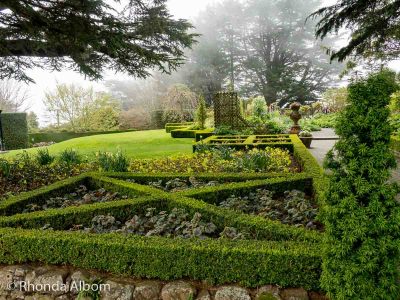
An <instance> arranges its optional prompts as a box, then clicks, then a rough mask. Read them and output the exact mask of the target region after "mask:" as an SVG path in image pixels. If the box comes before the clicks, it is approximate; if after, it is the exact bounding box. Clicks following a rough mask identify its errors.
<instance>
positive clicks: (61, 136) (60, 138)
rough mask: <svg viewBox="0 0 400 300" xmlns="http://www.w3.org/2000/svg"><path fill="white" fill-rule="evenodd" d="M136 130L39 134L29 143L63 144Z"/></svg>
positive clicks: (35, 134)
mask: <svg viewBox="0 0 400 300" xmlns="http://www.w3.org/2000/svg"><path fill="white" fill-rule="evenodd" d="M134 131H136V130H134V129H131V130H117V131H99V132H38V133H30V134H29V142H30V143H31V144H36V143H42V142H45V143H48V142H55V143H61V142H64V141H68V140H71V139H76V138H80V137H85V136H94V135H103V134H114V133H125V132H134Z"/></svg>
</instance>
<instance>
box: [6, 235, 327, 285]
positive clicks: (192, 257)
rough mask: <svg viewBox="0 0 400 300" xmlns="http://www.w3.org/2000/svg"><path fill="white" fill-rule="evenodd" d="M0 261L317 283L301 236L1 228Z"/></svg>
mask: <svg viewBox="0 0 400 300" xmlns="http://www.w3.org/2000/svg"><path fill="white" fill-rule="evenodd" d="M0 239H1V241H2V247H1V248H0V263H2V264H15V263H28V262H41V263H47V264H68V265H72V266H75V267H79V268H86V269H99V270H104V271H109V272H112V273H114V274H121V275H130V276H135V277H142V278H157V279H160V280H175V279H182V278H191V279H193V280H205V281H207V282H208V283H210V284H224V283H228V282H235V283H241V284H243V285H244V286H248V287H256V286H261V285H264V284H277V285H280V286H282V287H290V286H296V287H299V286H302V287H304V288H306V289H310V290H311V289H314V290H315V289H318V287H319V277H320V268H321V258H320V253H319V249H318V246H317V245H314V244H308V243H301V242H289V241H288V242H271V241H263V242H261V241H227V240H182V239H181V240H172V239H166V238H159V237H140V236H132V235H129V236H124V235H119V234H102V235H92V234H85V233H65V232H52V231H40V230H22V229H15V228H2V229H0Z"/></svg>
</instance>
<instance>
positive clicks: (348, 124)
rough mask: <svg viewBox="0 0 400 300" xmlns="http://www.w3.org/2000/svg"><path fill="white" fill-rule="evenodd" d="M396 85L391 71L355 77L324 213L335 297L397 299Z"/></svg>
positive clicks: (326, 258) (326, 264)
mask: <svg viewBox="0 0 400 300" xmlns="http://www.w3.org/2000/svg"><path fill="white" fill-rule="evenodd" d="M397 88H398V87H397V85H396V83H395V74H394V73H392V72H389V71H386V70H384V71H382V72H380V73H377V74H372V75H370V76H369V77H368V78H367V79H362V80H357V81H355V82H353V83H352V84H351V85H350V86H349V88H348V90H349V97H348V101H349V105H348V106H346V109H345V110H344V111H343V113H342V114H341V115H340V116H339V117H338V121H337V126H336V132H337V133H338V135H339V136H340V140H339V141H338V142H337V143H336V146H335V148H334V150H333V151H331V152H330V153H329V155H328V159H327V162H326V166H327V168H329V169H330V170H331V172H332V175H331V178H330V184H329V188H328V190H327V193H326V197H325V198H326V205H325V207H324V210H323V214H322V217H323V221H324V225H325V230H326V239H325V243H324V247H323V249H324V250H323V274H322V281H321V282H322V288H324V289H325V290H326V291H327V292H328V296H329V297H330V298H332V299H399V292H400V290H399V288H400V286H399V282H398V280H399V275H400V274H399V263H400V260H399V242H400V224H399V220H400V207H399V204H398V203H397V202H396V201H395V196H396V193H397V192H398V188H397V187H396V186H395V185H391V184H389V183H387V181H388V178H389V176H390V175H389V174H390V169H391V168H393V167H395V165H396V163H395V159H394V156H393V154H392V152H391V151H390V149H389V144H390V135H391V127H390V125H389V123H388V117H389V109H388V104H389V100H390V95H391V94H392V93H393V92H394V91H396V89H397Z"/></svg>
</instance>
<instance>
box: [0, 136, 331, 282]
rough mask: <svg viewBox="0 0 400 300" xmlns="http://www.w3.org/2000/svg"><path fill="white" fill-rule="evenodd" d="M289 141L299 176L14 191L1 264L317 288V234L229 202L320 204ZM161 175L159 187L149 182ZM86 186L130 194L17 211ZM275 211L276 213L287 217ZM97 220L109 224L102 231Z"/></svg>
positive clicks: (315, 174)
mask: <svg viewBox="0 0 400 300" xmlns="http://www.w3.org/2000/svg"><path fill="white" fill-rule="evenodd" d="M291 140H292V146H293V152H291V155H292V156H293V157H294V158H296V161H298V164H299V165H300V166H301V170H300V171H301V172H299V173H293V172H289V173H285V172H281V173H279V172H275V173H274V172H270V173H252V174H251V173H250V174H240V173H236V174H235V173H230V174H216V173H208V174H196V180H199V181H201V182H203V183H205V185H209V184H210V182H213V181H215V185H214V184H213V185H209V186H204V185H199V186H192V187H191V188H189V189H186V188H185V189H182V190H179V189H178V190H175V191H174V192H167V191H166V190H168V189H166V183H167V182H169V181H171V180H172V181H173V180H175V179H176V178H179V179H180V180H182V181H184V182H186V183H187V182H188V181H189V182H190V177H191V175H190V174H166V173H164V174H163V173H156V174H152V175H151V174H149V172H147V173H137V174H135V173H91V174H86V175H82V176H79V177H76V178H71V179H67V180H64V181H62V182H58V183H55V184H53V185H51V186H49V187H46V188H42V189H39V190H37V191H32V192H28V193H23V194H21V195H19V196H16V197H11V198H9V199H7V200H5V201H3V202H2V203H1V204H0V214H1V215H2V217H0V238H1V240H2V250H1V251H0V263H5V264H12V263H16V262H18V263H23V262H43V263H49V264H67V265H72V266H75V267H82V268H90V269H98V270H102V271H109V272H113V273H114V274H116V275H119V274H125V275H130V276H135V277H146V278H152V279H159V280H172V279H183V278H189V279H191V280H205V281H207V282H209V283H214V284H225V283H242V284H243V285H244V286H247V287H256V286H261V285H267V284H276V285H279V286H282V287H293V286H296V287H299V286H302V287H305V288H310V289H318V288H319V277H320V267H321V258H320V251H319V243H320V241H321V238H322V235H321V233H320V232H318V231H316V230H308V229H306V228H305V227H307V224H308V223H307V224H305V223H306V222H305V221H304V222H303V221H302V222H301V226H300V225H298V226H297V224H296V223H295V222H286V221H285V218H280V217H279V218H275V220H273V218H272V217H271V216H268V218H266V217H265V216H263V215H260V212H262V213H263V212H265V211H263V210H260V211H256V210H255V209H254V202H252V201H249V203H248V207H247V208H245V209H243V210H238V209H236V207H231V206H230V207H227V206H229V205H226V204H227V203H228V202H229V201H228V200H229V197H231V195H235V197H236V200H235V201H237V200H238V197H249V195H250V193H257V191H259V190H263V192H262V193H265V194H268V192H266V191H265V190H268V191H271V193H273V195H274V196H273V197H272V199H271V201H272V202H273V203H275V204H274V205H277V204H279V200H282V201H284V198H285V191H289V192H290V191H292V190H298V191H299V192H296V193H300V195H301V197H300V198H302V197H303V196H304V197H303V198H304V201H306V200H307V201H308V200H309V201H314V200H315V202H312V203H313V204H314V203H315V204H318V201H319V189H320V188H319V187H320V186H322V185H323V184H324V181H323V178H322V176H321V175H322V171H321V169H320V167H319V166H318V164H317V163H316V162H315V159H314V158H313V157H312V156H311V154H310V153H309V152H308V151H307V149H306V148H305V147H304V146H303V145H302V143H301V141H300V140H298V138H297V140H296V138H291ZM127 180H130V181H131V182H128V181H127ZM160 180H161V185H160V186H158V187H155V186H154V184H153V185H148V184H149V183H150V182H159V181H160ZM82 184H83V185H85V186H86V187H88V188H90V189H94V190H98V189H101V188H103V189H105V190H106V191H109V192H113V193H115V192H118V194H119V195H126V196H127V197H128V199H121V200H120V199H115V201H108V202H96V203H92V204H87V205H86V204H83V205H80V206H69V207H65V208H59V209H48V210H42V211H35V212H30V213H22V212H23V210H24V209H25V208H26V206H27V205H28V204H40V203H42V204H43V203H45V201H46V199H49V198H51V197H57V196H60V195H61V196H62V195H65V194H68V193H71V192H73V191H74V190H75V189H76V188H79V186H81V185H82ZM160 187H161V188H160ZM189 187H190V186H189ZM302 193H304V194H302ZM231 200H232V199H231ZM239 200H240V201H242V200H243V199H239ZM235 201H231V202H235ZM240 201H239V202H240ZM223 202H225V204H223V205H222V203H223ZM267 202H268V201H267ZM300 202H301V201H300ZM228 204H229V203H228ZM308 208H309V207H308ZM314 208H315V207H314V206H312V209H314ZM268 209H269V208H268ZM274 209H275V211H279V212H280V213H281V217H282V216H285V217H287V216H288V215H289V214H287V213H286V215H285V213H283V212H284V210H282V209H280V210H278V209H277V208H274ZM289 209H290V208H289ZM177 212H180V213H179V214H181V213H182V214H184V215H185V216H186V217H185V218H183V224H185V225H184V226H181V227H179V226H180V225H179V224H182V222H181V223H179V224H177V223H175V222H174V218H175V217H171V214H175V216H176V215H177V214H178V213H177ZM179 214H178V215H179ZM146 215H147V217H146ZM200 216H201V217H200ZM152 218H154V219H152ZM159 220H163V221H162V222H161V221H160V222H161V223H159V222H158V221H159ZM165 220H169V221H168V222H165ZM281 221H283V222H286V223H287V224H284V223H283V222H281ZM171 223H172V225H171ZM101 224H103V225H104V224H105V226H106V227H107V226H111V228H112V227H113V226H114V227H115V228H114V229H112V230H108V229H107V228H106V229H107V230H104V228H102V227H99V225H101ZM115 224H117V226H115ZM138 224H139V226H138ZM149 224H150V225H149ZM155 224H161V225H162V226H159V227H161V229H160V228H159V227H156V226H155ZM175 225H177V226H178V227H179V230H177V227H176V226H175ZM85 228H86V230H85ZM44 229H47V230H44ZM49 229H53V230H49ZM98 229H100V230H98ZM228 233H229V234H230V235H228ZM233 233H234V234H233ZM221 237H222V238H221ZM155 258H157V259H155ZM227 270H229V272H227Z"/></svg>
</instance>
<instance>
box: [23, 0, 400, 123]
mask: <svg viewBox="0 0 400 300" xmlns="http://www.w3.org/2000/svg"><path fill="white" fill-rule="evenodd" d="M218 1H219V0H169V1H168V6H169V9H170V12H171V14H172V15H174V16H175V17H176V18H186V19H191V18H193V17H195V16H196V15H197V14H198V13H199V12H200V11H201V10H202V9H204V8H206V7H207V5H209V4H212V3H214V2H218ZM335 2H336V0H325V2H324V4H325V5H330V4H332V3H335ZM393 66H394V67H396V69H398V70H400V67H399V68H397V64H394V65H393ZM28 74H29V75H30V76H31V77H32V78H33V79H34V80H35V82H36V84H30V85H29V90H30V94H31V98H30V102H31V104H30V109H29V111H34V112H35V113H36V114H37V115H38V116H39V119H40V123H41V124H42V125H43V124H44V123H47V121H48V120H47V118H46V116H45V113H44V107H43V103H42V99H43V98H44V92H45V91H49V90H52V89H54V87H55V84H56V82H59V83H76V84H80V85H84V86H90V85H92V86H93V87H94V88H95V89H96V90H102V89H103V87H102V85H101V82H90V81H88V80H85V78H84V77H83V76H81V75H79V74H77V73H75V72H73V71H64V72H53V73H50V72H48V71H45V70H32V71H29V72H28ZM107 78H113V79H120V80H124V79H129V78H127V77H126V76H124V75H115V74H113V73H108V74H105V75H104V79H107Z"/></svg>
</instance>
